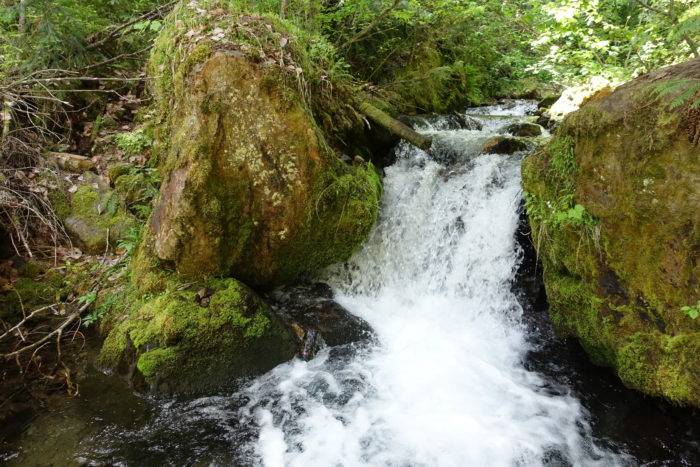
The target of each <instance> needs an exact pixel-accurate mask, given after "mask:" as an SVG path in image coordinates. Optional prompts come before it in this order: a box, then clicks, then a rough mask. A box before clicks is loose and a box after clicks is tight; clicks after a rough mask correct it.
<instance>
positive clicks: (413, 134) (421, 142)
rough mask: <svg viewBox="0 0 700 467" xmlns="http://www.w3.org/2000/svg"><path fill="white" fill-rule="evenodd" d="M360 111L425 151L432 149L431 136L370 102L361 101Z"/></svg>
mask: <svg viewBox="0 0 700 467" xmlns="http://www.w3.org/2000/svg"><path fill="white" fill-rule="evenodd" d="M360 112H362V113H363V114H364V115H365V116H367V117H368V118H369V119H370V120H372V121H373V122H374V123H376V124H377V125H379V126H381V127H382V128H384V129H386V130H387V131H389V132H390V133H392V134H394V135H396V136H398V137H399V138H401V139H405V140H406V141H408V142H409V143H411V144H413V145H414V146H417V147H419V148H420V149H422V150H424V151H427V150H428V149H430V146H431V145H432V144H433V140H432V139H431V138H430V137H429V136H426V135H421V134H420V133H418V132H417V131H415V130H414V129H413V128H411V127H409V126H408V125H406V124H405V123H402V122H400V121H398V120H396V119H395V118H393V117H391V116H390V115H389V114H387V113H386V112H383V111H381V110H379V109H378V108H376V107H375V106H373V105H372V104H370V103H369V102H362V103H360Z"/></svg>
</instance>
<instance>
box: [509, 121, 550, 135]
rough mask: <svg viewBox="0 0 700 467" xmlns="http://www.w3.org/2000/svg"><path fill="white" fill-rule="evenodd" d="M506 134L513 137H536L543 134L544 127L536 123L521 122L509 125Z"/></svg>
mask: <svg viewBox="0 0 700 467" xmlns="http://www.w3.org/2000/svg"><path fill="white" fill-rule="evenodd" d="M506 132H507V133H510V134H511V135H513V136H521V137H535V136H540V135H541V134H542V127H541V126H539V125H538V124H536V123H530V122H519V123H513V124H511V125H508V126H507V127H506Z"/></svg>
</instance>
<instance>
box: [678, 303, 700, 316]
mask: <svg viewBox="0 0 700 467" xmlns="http://www.w3.org/2000/svg"><path fill="white" fill-rule="evenodd" d="M681 313H683V314H684V315H686V316H687V317H688V318H690V319H698V316H700V300H698V303H696V304H695V306H690V305H686V306H683V307H681Z"/></svg>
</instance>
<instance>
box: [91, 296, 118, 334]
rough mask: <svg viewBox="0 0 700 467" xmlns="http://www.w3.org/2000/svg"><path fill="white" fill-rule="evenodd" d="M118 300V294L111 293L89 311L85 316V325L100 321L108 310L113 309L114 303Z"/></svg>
mask: <svg viewBox="0 0 700 467" xmlns="http://www.w3.org/2000/svg"><path fill="white" fill-rule="evenodd" d="M117 302H118V297H117V295H110V296H109V297H107V298H106V299H105V300H104V301H103V302H102V303H100V304H99V305H98V306H96V307H95V309H94V310H92V311H91V312H90V313H88V314H87V315H86V316H85V318H83V325H84V326H85V327H90V326H91V325H93V324H95V323H97V322H99V321H100V320H101V319H102V318H103V317H104V316H105V315H106V314H107V313H108V312H109V310H111V309H112V307H113V306H114V305H116V304H117Z"/></svg>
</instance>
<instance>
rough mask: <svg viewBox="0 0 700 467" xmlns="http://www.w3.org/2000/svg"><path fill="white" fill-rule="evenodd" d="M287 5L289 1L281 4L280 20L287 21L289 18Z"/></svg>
mask: <svg viewBox="0 0 700 467" xmlns="http://www.w3.org/2000/svg"><path fill="white" fill-rule="evenodd" d="M287 3H288V0H282V1H281V2H280V18H281V19H285V18H286V17H287Z"/></svg>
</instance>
